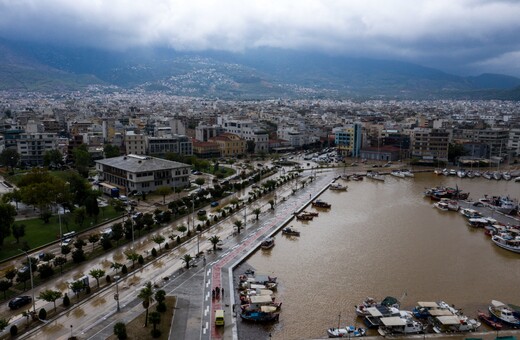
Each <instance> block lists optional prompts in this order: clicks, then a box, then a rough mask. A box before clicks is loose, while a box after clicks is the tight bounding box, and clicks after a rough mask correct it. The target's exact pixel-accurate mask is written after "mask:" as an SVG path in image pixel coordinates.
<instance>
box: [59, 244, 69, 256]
mask: <svg viewBox="0 0 520 340" xmlns="http://www.w3.org/2000/svg"><path fill="white" fill-rule="evenodd" d="M70 251H71V249H70V246H61V254H62V255H65V258H67V254H69V253H70Z"/></svg>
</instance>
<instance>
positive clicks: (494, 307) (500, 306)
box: [488, 300, 520, 328]
mask: <svg viewBox="0 0 520 340" xmlns="http://www.w3.org/2000/svg"><path fill="white" fill-rule="evenodd" d="M488 310H489V313H491V315H492V316H493V317H495V318H497V319H498V320H500V321H501V322H503V323H505V324H507V325H508V326H513V327H515V328H516V327H519V326H520V320H519V319H518V318H517V317H516V316H514V314H513V310H512V309H511V308H509V306H507V305H506V304H504V303H502V302H500V301H497V300H492V301H491V304H490V305H489V307H488Z"/></svg>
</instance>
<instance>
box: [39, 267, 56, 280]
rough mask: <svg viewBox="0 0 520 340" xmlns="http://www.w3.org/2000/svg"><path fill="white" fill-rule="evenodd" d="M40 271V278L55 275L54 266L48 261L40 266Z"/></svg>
mask: <svg viewBox="0 0 520 340" xmlns="http://www.w3.org/2000/svg"><path fill="white" fill-rule="evenodd" d="M38 272H39V273H40V279H42V280H45V279H47V278H49V277H51V276H52V275H54V268H52V266H51V265H50V264H48V263H44V264H42V265H40V266H38Z"/></svg>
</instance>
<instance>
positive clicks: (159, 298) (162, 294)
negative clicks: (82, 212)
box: [155, 289, 166, 303]
mask: <svg viewBox="0 0 520 340" xmlns="http://www.w3.org/2000/svg"><path fill="white" fill-rule="evenodd" d="M165 299H166V292H165V291H164V289H160V290H158V291H157V292H155V301H157V303H161V302H164V300H165Z"/></svg>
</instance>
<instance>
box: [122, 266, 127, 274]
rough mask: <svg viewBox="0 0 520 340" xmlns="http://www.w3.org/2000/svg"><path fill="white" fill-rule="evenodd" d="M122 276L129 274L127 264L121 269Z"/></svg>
mask: <svg viewBox="0 0 520 340" xmlns="http://www.w3.org/2000/svg"><path fill="white" fill-rule="evenodd" d="M121 274H128V268H127V267H126V264H124V265H123V267H121Z"/></svg>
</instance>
